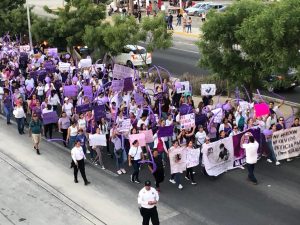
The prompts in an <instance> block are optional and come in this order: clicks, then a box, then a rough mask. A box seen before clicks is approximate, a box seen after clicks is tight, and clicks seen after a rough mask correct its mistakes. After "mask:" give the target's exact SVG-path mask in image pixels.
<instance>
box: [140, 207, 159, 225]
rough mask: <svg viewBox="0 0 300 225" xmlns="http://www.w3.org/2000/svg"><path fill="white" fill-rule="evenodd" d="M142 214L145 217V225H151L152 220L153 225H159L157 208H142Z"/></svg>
mask: <svg viewBox="0 0 300 225" xmlns="http://www.w3.org/2000/svg"><path fill="white" fill-rule="evenodd" d="M141 214H142V216H143V225H149V221H150V219H151V222H152V224H153V225H159V219H158V213H157V208H156V206H154V207H153V208H151V209H146V208H141Z"/></svg>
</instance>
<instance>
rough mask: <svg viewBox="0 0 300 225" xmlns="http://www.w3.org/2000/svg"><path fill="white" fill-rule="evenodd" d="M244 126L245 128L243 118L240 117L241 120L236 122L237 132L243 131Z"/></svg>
mask: <svg viewBox="0 0 300 225" xmlns="http://www.w3.org/2000/svg"><path fill="white" fill-rule="evenodd" d="M244 126H245V117H243V116H241V118H240V119H239V121H238V128H239V130H244Z"/></svg>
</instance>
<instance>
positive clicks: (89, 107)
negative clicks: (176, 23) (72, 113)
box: [75, 104, 92, 114]
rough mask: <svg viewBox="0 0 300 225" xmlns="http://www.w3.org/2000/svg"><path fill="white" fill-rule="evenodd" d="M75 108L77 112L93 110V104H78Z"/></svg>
mask: <svg viewBox="0 0 300 225" xmlns="http://www.w3.org/2000/svg"><path fill="white" fill-rule="evenodd" d="M75 110H76V114H80V113H85V112H88V111H92V105H91V104H84V105H78V106H76V107H75Z"/></svg>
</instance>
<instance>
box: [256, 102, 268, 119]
mask: <svg viewBox="0 0 300 225" xmlns="http://www.w3.org/2000/svg"><path fill="white" fill-rule="evenodd" d="M254 109H255V116H256V117H260V116H266V115H269V113H270V108H269V106H268V104H266V103H260V104H255V105H254Z"/></svg>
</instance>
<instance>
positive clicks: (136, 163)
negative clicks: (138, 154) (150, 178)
mask: <svg viewBox="0 0 300 225" xmlns="http://www.w3.org/2000/svg"><path fill="white" fill-rule="evenodd" d="M139 161H140V160H133V161H132V166H133V174H132V180H133V181H135V180H137V181H138V180H139V173H140V163H139Z"/></svg>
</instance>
